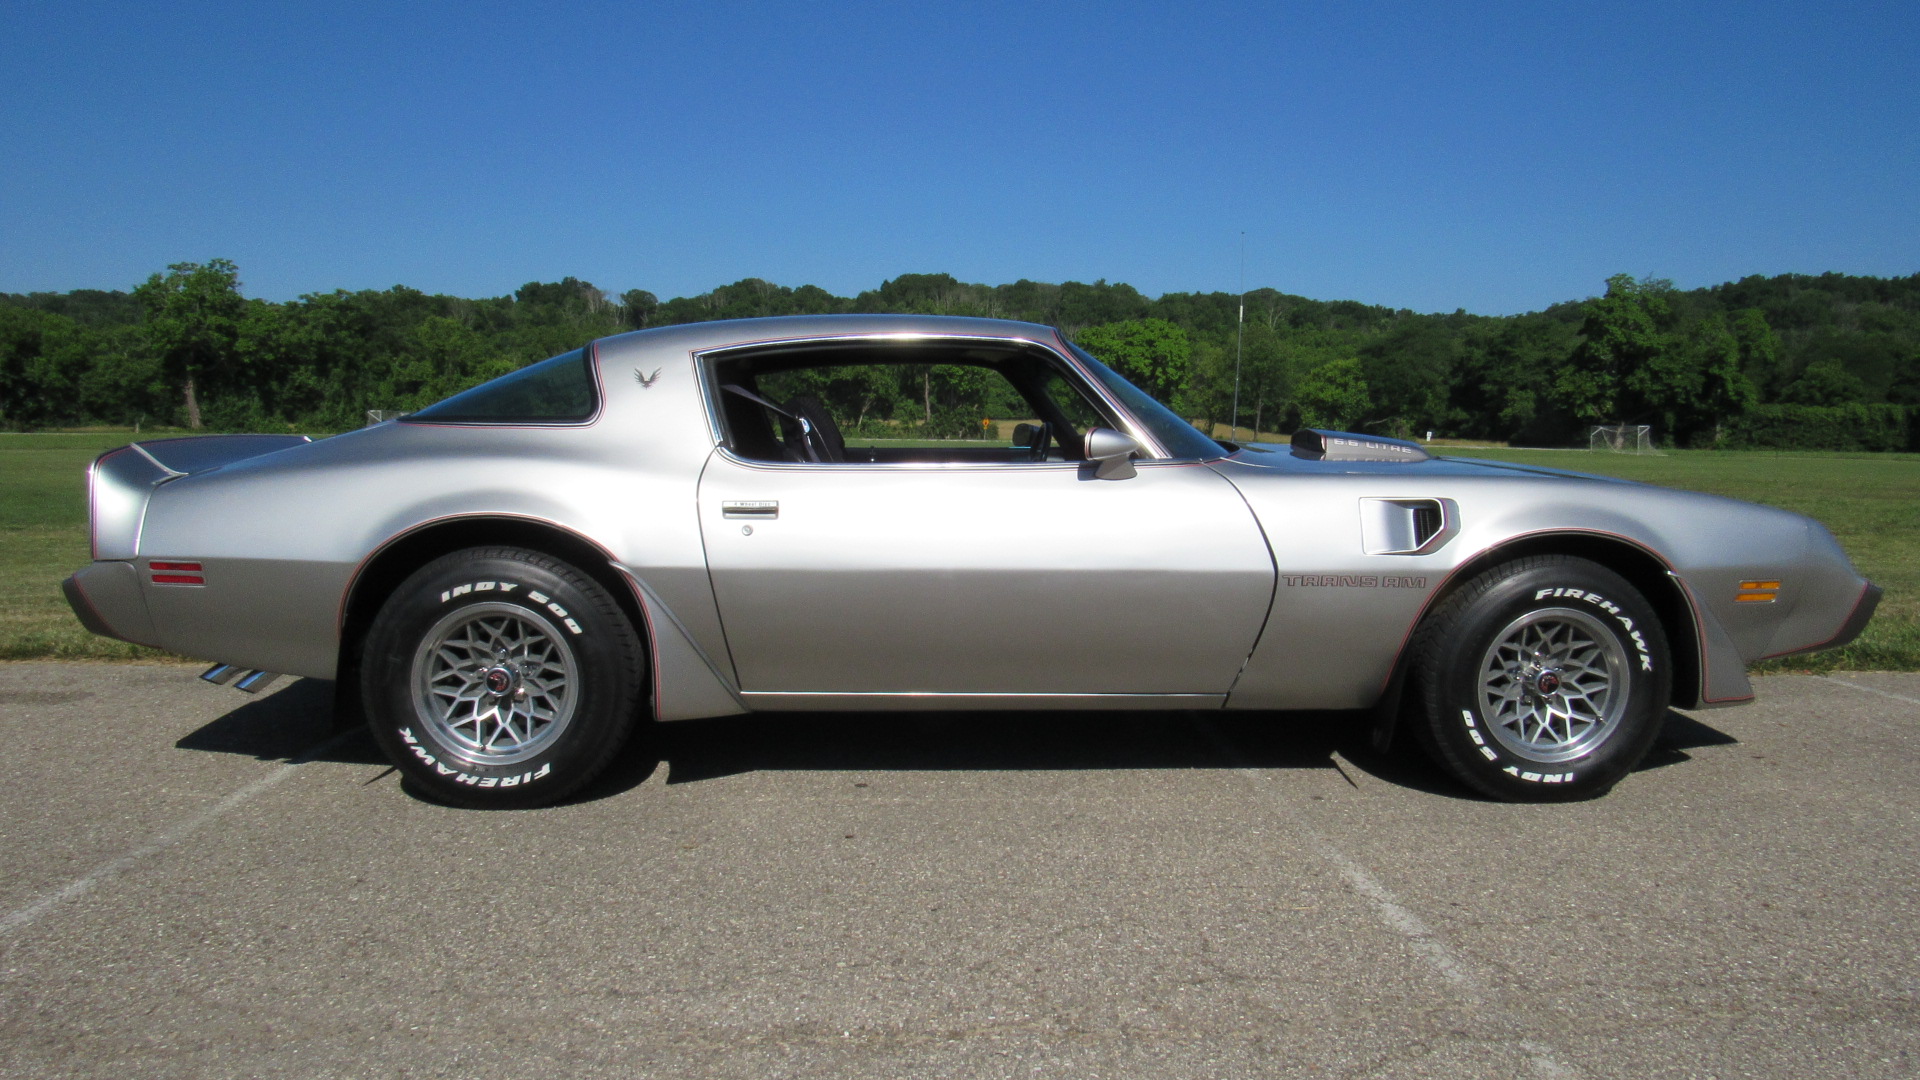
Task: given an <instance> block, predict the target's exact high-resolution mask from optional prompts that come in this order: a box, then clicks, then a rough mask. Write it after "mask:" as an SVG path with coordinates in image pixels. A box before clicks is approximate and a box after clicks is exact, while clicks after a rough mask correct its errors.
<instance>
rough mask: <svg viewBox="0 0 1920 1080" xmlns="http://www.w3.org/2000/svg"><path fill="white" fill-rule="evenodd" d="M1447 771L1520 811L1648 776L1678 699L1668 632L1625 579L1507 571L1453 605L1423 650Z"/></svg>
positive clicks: (1429, 714)
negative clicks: (1645, 771) (1637, 769)
mask: <svg viewBox="0 0 1920 1080" xmlns="http://www.w3.org/2000/svg"><path fill="white" fill-rule="evenodd" d="M1415 649H1416V653H1415V658H1414V668H1413V670H1414V673H1415V677H1416V679H1417V680H1418V689H1419V692H1420V694H1421V701H1422V703H1423V704H1424V706H1425V710H1426V723H1425V724H1424V725H1423V728H1422V730H1421V735H1422V738H1423V742H1425V744H1426V746H1427V748H1428V750H1429V752H1430V753H1431V754H1432V755H1433V757H1434V760H1435V761H1436V762H1438V763H1439V765H1440V766H1441V767H1442V768H1444V769H1446V770H1447V771H1448V772H1450V773H1452V774H1453V775H1454V776H1456V777H1458V778H1459V779H1460V780H1461V781H1463V782H1464V783H1466V784H1467V785H1468V786H1470V787H1472V788H1474V789H1475V790H1477V791H1480V792H1482V793H1484V794H1487V795H1491V796H1493V797H1494V798H1497V799H1506V800H1511V801H1515V802H1543V801H1561V800H1568V799H1582V798H1591V797H1593V796H1595V795H1600V794H1603V793H1605V792H1606V791H1607V790H1609V789H1610V788H1612V787H1613V785H1614V784H1616V783H1618V782H1619V781H1620V778H1621V777H1624V776H1625V775H1627V773H1628V772H1629V771H1631V770H1632V769H1633V767H1634V766H1635V765H1637V764H1639V762H1640V759H1641V758H1642V757H1644V756H1645V755H1646V752H1647V749H1648V748H1649V747H1650V746H1652V745H1653V741H1654V739H1655V738H1656V737H1658V735H1659V734H1660V725H1661V723H1662V722H1663V721H1664V719H1665V717H1666V713H1667V705H1668V702H1669V697H1670V689H1671V686H1672V679H1673V675H1672V670H1671V666H1670V664H1669V662H1668V652H1667V638H1666V633H1665V632H1664V630H1663V629H1662V628H1661V625H1660V620H1659V617H1658V616H1657V615H1655V613H1654V611H1653V608H1652V607H1651V606H1650V605H1649V604H1648V603H1647V601H1646V599H1645V598H1644V597H1642V596H1641V595H1640V594H1639V593H1638V592H1637V591H1635V590H1634V588H1633V586H1631V585H1629V584H1627V582H1626V580H1625V579H1624V578H1622V577H1620V575H1618V574H1615V573H1614V572H1613V571H1611V570H1608V569H1607V568H1605V567H1603V566H1601V565H1599V564H1598V563H1593V562H1588V561H1587V560H1585V559H1577V558H1572V557H1569V556H1559V555H1554V556H1535V557H1531V558H1525V559H1519V560H1516V561H1514V562H1510V563H1506V564H1504V565H1501V566H1497V567H1495V568H1493V569H1491V570H1488V571H1487V572H1486V573H1484V574H1481V575H1480V576H1479V577H1477V578H1474V579H1473V580H1472V581H1471V582H1469V583H1468V584H1467V585H1466V587H1464V588H1462V589H1461V590H1460V591H1459V592H1457V593H1455V594H1454V595H1453V596H1451V597H1449V598H1448V599H1447V600H1446V601H1445V602H1444V603H1442V604H1441V606H1440V609H1439V610H1438V611H1436V612H1435V613H1434V615H1433V616H1432V617H1431V618H1430V619H1428V620H1427V622H1426V623H1425V624H1424V625H1423V626H1422V627H1421V630H1420V634H1419V635H1418V637H1417V638H1416V640H1415Z"/></svg>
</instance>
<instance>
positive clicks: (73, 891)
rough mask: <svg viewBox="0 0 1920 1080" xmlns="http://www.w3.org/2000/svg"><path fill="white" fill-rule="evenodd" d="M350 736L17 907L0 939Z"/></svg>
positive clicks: (2, 921)
mask: <svg viewBox="0 0 1920 1080" xmlns="http://www.w3.org/2000/svg"><path fill="white" fill-rule="evenodd" d="M353 734H355V732H354V731H352V730H348V731H343V732H341V733H339V734H338V735H335V736H333V737H332V738H330V739H326V740H324V741H322V742H318V743H315V744H314V745H313V746H310V747H308V748H307V749H305V750H303V751H301V752H300V753H299V754H297V755H295V756H294V757H292V758H289V759H288V760H287V763H286V764H285V765H282V766H280V767H279V768H278V769H275V770H274V771H272V772H270V773H268V774H267V775H265V776H263V777H261V778H260V779H258V780H255V781H254V782H253V783H251V784H248V785H247V786H246V787H243V788H241V789H240V790H238V791H236V792H234V793H232V794H231V795H228V796H227V797H226V798H224V799H221V800H220V801H219V802H217V803H214V804H213V805H212V806H209V807H207V808H206V809H205V810H202V811H200V812H199V813H198V814H195V815H194V816H192V817H190V818H188V819H187V820H186V821H184V822H181V823H180V824H179V825H176V826H174V827H173V828H171V829H169V830H167V831H166V832H163V833H161V834H160V835H158V836H156V837H154V838H153V839H151V840H148V841H147V842H146V843H144V844H142V845H140V846H139V847H137V848H134V849H133V850H132V851H129V852H127V853H126V854H124V855H122V856H120V857H119V858H116V859H112V860H109V861H108V862H104V863H101V864H100V865H99V866H96V867H94V868H93V869H92V870H91V871H89V872H88V873H86V874H85V875H83V876H81V877H78V878H75V879H74V880H72V881H70V882H68V883H67V884H65V885H63V886H61V887H60V888H58V889H55V890H54V891H52V892H50V893H45V894H43V895H41V896H40V897H39V898H37V899H35V900H33V901H31V902H29V903H28V904H27V905H26V906H24V907H21V908H19V909H17V910H15V911H11V912H8V913H7V915H6V917H5V918H0V940H6V939H10V938H12V937H14V936H15V935H16V934H18V933H19V932H20V931H22V930H24V929H26V928H27V927H29V926H32V925H33V924H34V923H35V922H38V921H39V920H40V918H41V917H42V916H44V915H46V914H47V913H48V912H50V911H52V910H53V909H54V908H56V907H58V906H59V905H61V904H63V903H65V902H67V901H68V900H73V899H76V898H78V897H81V896H85V895H86V894H87V893H89V892H92V891H93V890H94V889H95V888H97V887H99V886H100V885H102V884H104V883H105V882H108V881H111V880H113V879H114V878H116V877H119V876H120V875H121V874H124V873H126V872H127V871H128V870H131V869H133V867H134V866H135V865H137V864H139V863H140V862H141V861H142V860H144V859H146V858H148V857H150V856H152V855H155V854H158V853H159V852H161V851H163V850H165V849H166V848H168V847H170V846H172V845H174V844H177V843H179V842H180V841H182V840H185V839H186V838H187V837H189V836H192V835H193V834H194V833H196V832H199V831H200V830H201V829H203V828H205V827H206V826H207V825H208V824H209V823H211V822H212V821H213V820H214V819H216V818H218V817H220V816H221V815H223V814H225V813H227V812H228V811H229V810H232V809H234V808H235V807H238V806H240V805H242V804H244V803H246V802H247V801H248V800H250V799H252V798H253V797H254V796H256V795H259V794H260V793H262V792H264V791H266V790H268V789H269V788H272V787H273V786H274V785H276V784H278V783H280V782H281V781H283V780H285V779H287V778H288V777H289V776H292V775H293V771H294V770H295V769H298V768H299V767H300V766H302V765H305V764H307V763H308V762H311V761H313V760H314V759H315V758H317V757H319V756H320V755H321V754H324V753H326V752H327V751H328V750H331V749H333V748H334V747H335V746H337V745H339V744H340V743H342V742H344V741H346V739H347V737H348V736H349V735H353Z"/></svg>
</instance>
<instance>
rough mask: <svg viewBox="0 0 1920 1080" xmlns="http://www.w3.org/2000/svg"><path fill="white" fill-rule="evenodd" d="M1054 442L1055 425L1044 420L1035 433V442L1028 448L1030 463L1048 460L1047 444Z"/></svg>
mask: <svg viewBox="0 0 1920 1080" xmlns="http://www.w3.org/2000/svg"><path fill="white" fill-rule="evenodd" d="M1052 441H1053V425H1052V424H1049V423H1047V422H1046V421H1044V420H1042V421H1041V422H1040V424H1039V425H1038V428H1037V429H1036V430H1035V431H1034V433H1033V442H1032V444H1031V445H1029V446H1028V447H1027V460H1028V461H1045V460H1047V444H1048V443H1050V442H1052Z"/></svg>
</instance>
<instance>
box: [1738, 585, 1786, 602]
mask: <svg viewBox="0 0 1920 1080" xmlns="http://www.w3.org/2000/svg"><path fill="white" fill-rule="evenodd" d="M1779 596H1780V583H1779V582H1777V581H1743V582H1741V583H1740V591H1739V592H1738V593H1735V594H1734V597H1733V601H1734V603H1736V604H1771V603H1773V602H1774V600H1776V599H1778V598H1779Z"/></svg>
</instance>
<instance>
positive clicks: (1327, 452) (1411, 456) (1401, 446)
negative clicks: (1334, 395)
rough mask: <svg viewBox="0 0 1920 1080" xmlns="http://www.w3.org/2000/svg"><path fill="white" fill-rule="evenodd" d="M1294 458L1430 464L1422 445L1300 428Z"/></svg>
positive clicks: (1294, 445) (1294, 434) (1294, 442)
mask: <svg viewBox="0 0 1920 1080" xmlns="http://www.w3.org/2000/svg"><path fill="white" fill-rule="evenodd" d="M1293 456H1294V457H1297V458H1305V459H1307V460H1308V461H1405V462H1414V461H1427V460H1429V455H1428V453H1427V452H1426V451H1425V450H1423V449H1421V447H1420V444H1419V443H1413V442H1407V441H1406V440H1404V439H1382V438H1380V437H1379V436H1377V435H1356V434H1354V433H1353V432H1351V431H1321V430H1320V429H1319V428H1301V429H1300V430H1299V431H1296V432H1294V433H1293Z"/></svg>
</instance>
